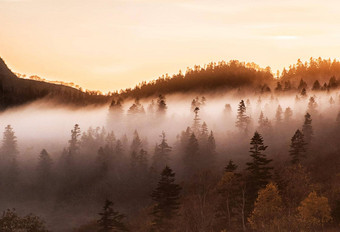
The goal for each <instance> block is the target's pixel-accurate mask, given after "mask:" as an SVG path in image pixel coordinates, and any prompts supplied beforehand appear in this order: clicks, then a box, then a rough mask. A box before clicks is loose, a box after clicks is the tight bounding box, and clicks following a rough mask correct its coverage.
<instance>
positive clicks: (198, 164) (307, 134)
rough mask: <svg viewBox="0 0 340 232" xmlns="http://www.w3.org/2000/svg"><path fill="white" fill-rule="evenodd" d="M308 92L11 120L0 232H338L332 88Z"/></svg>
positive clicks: (157, 102) (45, 108) (147, 103)
mask: <svg viewBox="0 0 340 232" xmlns="http://www.w3.org/2000/svg"><path fill="white" fill-rule="evenodd" d="M315 82H316V81H314V83H312V85H311V84H309V83H307V81H304V80H303V79H300V82H298V83H299V86H297V87H293V86H291V87H290V89H287V88H285V87H284V86H285V84H281V83H280V82H277V83H276V84H275V88H274V90H272V91H266V92H258V93H254V92H253V91H249V92H242V93H241V92H240V91H239V90H234V91H231V92H229V93H225V94H220V95H216V94H207V95H192V94H187V93H186V94H169V95H159V96H158V97H150V98H144V99H139V98H136V99H130V100H129V99H122V98H114V99H113V100H112V101H111V103H110V104H109V105H105V106H102V107H92V108H83V109H63V108H62V107H60V106H59V107H60V108H58V106H57V107H56V106H55V105H50V106H49V105H48V104H49V103H46V104H45V105H39V104H35V103H32V104H30V105H27V106H21V107H18V108H16V109H9V110H7V111H5V112H3V113H2V114H1V115H0V118H1V124H0V126H3V128H4V131H3V138H2V144H1V156H0V157H1V159H0V165H1V168H0V170H1V172H0V185H1V192H0V206H1V209H0V210H2V211H3V213H2V216H1V217H0V231H4V232H7V231H8V232H11V231H35V232H40V231H56V232H59V231H70V232H71V231H72V232H93V231H101V232H104V231H140V232H144V231H145V232H146V231H168V232H172V231H181V232H182V231H187V232H197V231H202V232H203V231H204V232H207V231H208V232H226V231H261V232H262V231H338V230H339V223H340V182H339V175H340V173H339V170H340V169H339V168H340V157H339V149H340V145H339V143H338V141H339V139H340V137H339V136H340V133H339V132H340V113H339V105H340V95H339V91H338V89H337V83H338V81H337V80H336V78H335V77H330V79H329V82H328V83H326V86H322V85H320V86H319V88H316V87H315ZM286 86H287V85H286ZM244 96H247V97H245V98H244ZM22 115H25V118H24V119H23V118H22ZM72 115H73V116H72Z"/></svg>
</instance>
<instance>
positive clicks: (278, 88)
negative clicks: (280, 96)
mask: <svg viewBox="0 0 340 232" xmlns="http://www.w3.org/2000/svg"><path fill="white" fill-rule="evenodd" d="M275 91H278V92H280V91H282V85H281V83H280V82H279V81H278V82H277V84H276V88H275Z"/></svg>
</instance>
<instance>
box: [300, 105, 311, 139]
mask: <svg viewBox="0 0 340 232" xmlns="http://www.w3.org/2000/svg"><path fill="white" fill-rule="evenodd" d="M302 133H303V135H304V138H305V142H306V143H307V144H310V143H311V141H312V138H313V127H312V117H311V115H310V114H309V113H308V112H307V113H306V115H305V122H304V123H303V126H302Z"/></svg>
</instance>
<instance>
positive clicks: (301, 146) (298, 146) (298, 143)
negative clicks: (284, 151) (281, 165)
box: [289, 130, 307, 164]
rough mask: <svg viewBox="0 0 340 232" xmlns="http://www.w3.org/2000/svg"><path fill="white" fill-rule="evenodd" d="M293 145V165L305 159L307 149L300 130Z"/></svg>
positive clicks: (290, 152) (291, 152) (293, 138)
mask: <svg viewBox="0 0 340 232" xmlns="http://www.w3.org/2000/svg"><path fill="white" fill-rule="evenodd" d="M291 141H292V142H291V145H290V150H289V154H290V155H291V157H292V160H291V162H292V163H293V164H296V163H299V162H300V161H301V160H302V159H303V158H305V156H306V155H305V153H306V148H305V146H306V145H307V143H305V139H304V136H303V134H302V133H301V131H300V130H297V131H296V132H295V134H294V136H293V137H292V139H291Z"/></svg>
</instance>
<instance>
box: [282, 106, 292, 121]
mask: <svg viewBox="0 0 340 232" xmlns="http://www.w3.org/2000/svg"><path fill="white" fill-rule="evenodd" d="M292 116H293V111H292V109H291V108H290V107H287V108H286V110H285V112H284V121H285V123H288V122H289V121H290V120H291V118H292Z"/></svg>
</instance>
